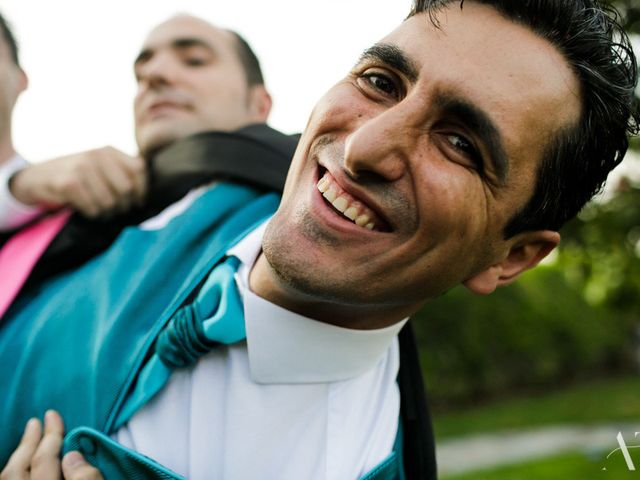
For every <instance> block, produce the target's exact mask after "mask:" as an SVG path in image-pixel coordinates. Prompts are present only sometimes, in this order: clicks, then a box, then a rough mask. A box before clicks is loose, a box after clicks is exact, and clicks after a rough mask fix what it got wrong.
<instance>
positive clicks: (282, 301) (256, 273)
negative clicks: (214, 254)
mask: <svg viewBox="0 0 640 480" xmlns="http://www.w3.org/2000/svg"><path fill="white" fill-rule="evenodd" d="M249 286H250V288H251V291H253V293H255V294H256V295H258V296H259V297H262V298H264V299H265V300H268V301H270V302H271V303H274V304H276V305H279V306H281V307H282V308H286V309H287V310H289V311H292V312H294V313H297V314H299V315H303V316H305V317H308V318H312V319H314V320H318V321H320V322H324V323H329V324H331V325H337V326H339V327H344V328H351V329H356V330H373V329H377V328H384V327H388V326H390V325H393V324H394V323H397V322H400V321H401V320H403V319H405V318H407V317H408V316H410V315H411V314H412V313H413V312H414V311H415V306H395V305H394V306H391V307H385V306H382V305H375V306H372V305H364V306H360V305H352V304H348V305H347V304H339V303H335V302H331V301H327V300H323V299H318V298H316V297H313V296H311V295H307V294H304V293H301V292H297V291H294V290H293V289H292V288H289V287H288V286H286V285H284V284H283V283H282V281H281V280H280V279H279V278H278V276H277V274H276V273H275V272H274V271H273V268H271V265H269V262H268V261H267V259H266V257H265V256H264V254H263V253H260V255H259V256H258V259H257V260H256V263H255V264H254V266H253V269H252V270H251V274H250V276H249Z"/></svg>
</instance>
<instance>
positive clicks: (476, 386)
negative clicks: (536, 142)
mask: <svg viewBox="0 0 640 480" xmlns="http://www.w3.org/2000/svg"><path fill="white" fill-rule="evenodd" d="M611 3H613V4H615V5H616V6H617V7H618V8H619V9H620V11H621V12H622V15H623V19H624V23H625V25H626V28H627V31H629V32H630V33H634V32H635V33H636V34H640V4H639V3H638V0H618V1H613V2H611ZM631 148H632V149H636V150H640V139H638V138H635V139H631ZM562 238H563V240H562V243H561V248H560V249H559V252H558V253H557V254H556V258H555V261H554V263H553V264H551V265H550V266H546V267H539V268H538V269H536V270H534V271H532V272H529V273H528V274H527V275H524V276H523V277H522V279H520V280H519V281H517V282H516V283H515V284H514V285H512V286H510V287H507V288H503V289H500V290H499V291H498V292H496V293H494V294H492V295H490V296H489V297H486V298H480V297H475V296H473V295H471V294H469V293H468V292H466V291H465V290H464V289H462V288H457V289H454V290H452V291H451V292H449V293H447V294H446V295H444V296H443V297H442V298H440V299H438V300H436V301H434V302H430V303H429V304H428V305H427V307H426V308H425V309H423V310H422V311H421V312H419V314H418V315H416V317H418V318H415V319H414V326H415V327H416V333H417V337H418V342H419V347H420V352H421V353H420V354H421V362H422V365H423V368H424V371H425V377H426V380H427V384H428V386H429V390H430V396H431V398H432V400H433V401H434V402H435V403H436V405H440V406H442V405H444V406H450V405H452V404H455V403H458V402H467V403H468V402H469V401H472V400H477V399H487V398H491V397H496V396H498V395H502V394H504V393H505V392H512V391H514V390H520V389H527V390H531V389H536V388H540V387H549V386H554V385H558V384H561V383H562V382H565V381H567V380H572V379H579V378H584V377H593V376H598V375H601V374H602V373H605V372H607V373H610V372H624V371H629V370H630V369H631V368H632V367H633V365H634V362H637V361H638V360H634V358H633V356H634V353H633V350H634V348H636V347H637V346H636V344H637V342H638V341H640V339H639V338H638V335H640V333H639V329H640V308H639V307H640V305H639V302H638V297H639V295H640V185H634V184H633V183H632V182H631V181H623V182H622V183H621V184H620V186H619V187H618V188H617V190H616V191H615V193H614V196H613V198H611V199H610V200H608V201H607V202H602V201H600V202H593V203H591V204H590V205H588V206H587V207H586V208H585V209H584V211H583V212H582V213H581V214H580V216H579V218H577V219H575V220H574V221H572V222H570V223H569V224H568V225H567V226H566V227H565V228H563V230H562Z"/></svg>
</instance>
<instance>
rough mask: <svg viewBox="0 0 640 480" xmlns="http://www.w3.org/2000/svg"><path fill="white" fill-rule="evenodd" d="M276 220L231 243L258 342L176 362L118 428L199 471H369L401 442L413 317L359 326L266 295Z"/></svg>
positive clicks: (221, 475) (154, 453) (122, 436)
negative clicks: (261, 274) (179, 365)
mask: <svg viewBox="0 0 640 480" xmlns="http://www.w3.org/2000/svg"><path fill="white" fill-rule="evenodd" d="M265 228H266V223H265V224H263V225H262V226H261V227H260V228H258V229H256V230H254V231H253V232H252V233H251V234H250V235H248V236H247V237H245V238H244V239H243V240H242V241H241V242H240V243H239V244H238V245H237V246H236V247H234V248H233V249H231V250H230V251H229V252H228V253H229V254H230V255H235V256H236V257H238V258H239V259H240V261H241V262H242V263H241V266H240V268H239V270H238V273H237V274H236V282H237V283H238V287H239V290H240V292H241V295H242V296H243V301H244V312H245V322H246V330H247V340H246V342H241V343H238V344H235V345H231V346H226V347H220V348H217V349H216V350H215V351H213V352H211V353H209V354H208V355H206V356H204V357H203V358H201V359H200V360H199V361H198V362H197V363H196V364H195V365H194V366H192V367H191V368H188V369H181V370H177V371H175V372H174V373H173V375H172V376H171V378H170V380H169V382H168V384H167V385H166V387H165V388H164V389H163V390H162V391H161V392H160V393H159V394H158V396H157V397H155V398H154V399H152V400H151V401H150V402H149V403H148V404H147V405H145V406H144V407H143V408H142V409H141V410H140V411H139V412H137V413H136V414H135V415H134V416H133V418H132V419H131V420H130V421H129V422H128V423H126V424H125V425H124V426H123V427H122V428H121V429H120V430H118V432H117V433H116V434H115V435H114V438H115V439H116V440H117V441H118V442H120V443H122V444H123V445H125V446H126V447H129V448H132V449H134V450H136V451H138V452H140V453H143V454H144V455H147V456H149V457H151V458H153V459H155V460H156V461H158V462H159V463H161V464H163V465H165V466H166V467H168V468H170V469H172V470H173V471H175V472H177V473H179V474H181V475H183V476H185V477H187V478H190V479H195V480H198V479H207V480H210V479H224V480H236V479H237V480H243V479H278V480H300V479H305V480H321V479H322V480H328V479H331V480H334V479H335V480H338V479H345V480H347V479H348V480H354V479H357V478H360V477H361V476H363V475H364V474H365V473H367V472H368V471H369V470H371V469H373V468H374V467H375V466H376V465H378V464H379V463H380V462H381V461H382V460H384V459H385V458H386V457H387V456H388V455H389V454H390V453H391V450H392V448H393V443H394V440H395V437H396V432H397V428H398V417H399V414H400V394H399V391H398V387H397V384H396V376H397V373H398V368H399V351H398V341H397V333H398V332H399V330H400V328H401V327H402V326H403V324H404V322H400V323H398V324H395V325H392V326H390V327H387V328H384V329H379V330H367V331H364V330H351V329H346V328H341V327H336V326H333V325H329V324H325V323H322V322H318V321H315V320H311V319H309V318H306V317H303V316H300V315H297V314H294V313H292V312H289V311H287V310H284V309H282V308H281V307H279V306H277V305H274V304H272V303H270V302H268V301H266V300H264V299H262V298H260V297H258V296H257V295H255V294H254V293H253V292H251V290H250V289H249V288H248V276H249V272H250V270H251V268H252V267H253V264H254V263H255V260H256V259H257V257H258V255H259V253H260V249H261V241H262V236H263V234H264V230H265Z"/></svg>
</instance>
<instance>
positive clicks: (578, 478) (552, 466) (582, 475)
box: [441, 452, 640, 480]
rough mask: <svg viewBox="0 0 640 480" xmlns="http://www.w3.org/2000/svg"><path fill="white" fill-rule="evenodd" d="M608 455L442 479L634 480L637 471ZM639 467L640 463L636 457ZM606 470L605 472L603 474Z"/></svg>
mask: <svg viewBox="0 0 640 480" xmlns="http://www.w3.org/2000/svg"><path fill="white" fill-rule="evenodd" d="M606 457H607V452H604V453H602V454H598V455H593V456H586V455H584V454H581V453H569V454H566V455H561V456H556V457H551V458H545V459H544V460H537V461H532V462H527V463H521V464H518V465H512V466H505V467H499V468H496V469H491V470H485V471H476V472H472V473H467V474H463V475H453V476H441V478H442V479H443V480H445V479H446V480H472V479H473V480H538V479H541V480H556V479H558V480H592V479H593V480H596V479H597V480H631V479H637V478H639V475H638V471H637V470H636V471H629V470H628V468H627V465H626V463H625V461H624V459H623V458H622V456H621V455H615V454H614V455H612V456H611V457H610V458H609V459H606ZM633 461H634V462H635V466H636V468H640V462H638V461H637V460H636V458H633ZM603 468H606V470H604V471H603Z"/></svg>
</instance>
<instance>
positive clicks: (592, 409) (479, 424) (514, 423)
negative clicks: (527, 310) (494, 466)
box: [433, 375, 640, 467]
mask: <svg viewBox="0 0 640 480" xmlns="http://www.w3.org/2000/svg"><path fill="white" fill-rule="evenodd" d="M638 392H640V376H638V375H633V376H631V377H625V378H615V379H606V380H597V381H589V382H583V383H580V384H577V385H568V386H563V387H561V388H560V389H559V390H558V391H554V392H551V393H544V394H536V395H522V396H519V397H514V398H506V399H501V400H499V401H496V402H492V403H488V404H485V405H475V406H474V407H473V408H467V409H462V410H457V411H449V412H438V414H437V415H435V416H434V418H433V422H434V429H435V435H436V443H437V442H439V441H441V440H443V439H445V438H450V437H457V436H462V435H473V434H479V433H487V432H494V433H495V432H501V431H506V430H528V429H535V428H541V427H545V426H550V425H557V424H582V425H585V424H604V423H620V424H624V423H628V424H634V423H635V422H637V421H638V419H640V402H638ZM639 461H640V459H639ZM638 466H639V467H640V464H639V465H638Z"/></svg>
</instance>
